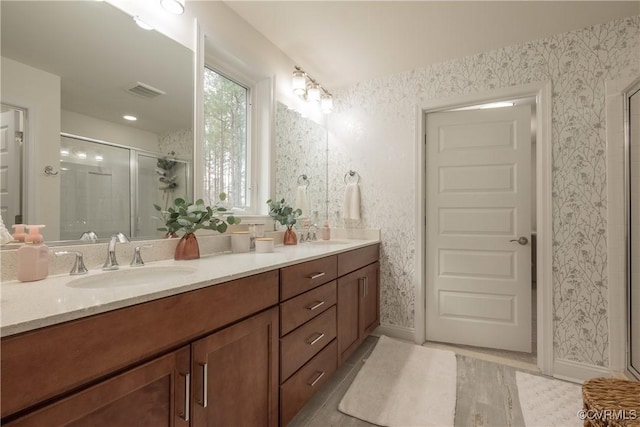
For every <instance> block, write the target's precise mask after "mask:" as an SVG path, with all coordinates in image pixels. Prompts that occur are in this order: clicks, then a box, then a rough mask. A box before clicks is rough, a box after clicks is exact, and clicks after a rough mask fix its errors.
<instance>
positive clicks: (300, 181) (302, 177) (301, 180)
mask: <svg viewBox="0 0 640 427" xmlns="http://www.w3.org/2000/svg"><path fill="white" fill-rule="evenodd" d="M303 183H306V185H305V187H309V184H310V182H309V178H307V175H306V174H304V173H303V174H302V175H300V176H299V177H298V185H301V184H303Z"/></svg>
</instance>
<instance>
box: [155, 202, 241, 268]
mask: <svg viewBox="0 0 640 427" xmlns="http://www.w3.org/2000/svg"><path fill="white" fill-rule="evenodd" d="M218 197H219V200H220V201H224V200H225V199H226V198H227V195H226V194H225V193H220V195H219V196H218ZM154 207H155V208H156V210H158V211H159V212H160V214H161V215H162V217H163V218H164V221H165V227H161V228H158V230H159V231H166V232H167V233H171V232H173V233H175V232H177V231H183V232H184V234H183V236H182V237H181V238H180V241H179V242H178V245H177V246H176V252H175V255H174V259H176V260H187V259H198V258H200V248H199V247H198V240H197V239H196V235H195V232H196V231H197V230H200V229H205V230H215V231H217V232H218V233H224V232H225V231H227V226H228V225H232V224H239V223H240V218H238V217H236V216H233V215H231V214H230V213H229V212H228V211H227V208H225V207H223V206H219V205H217V204H216V205H214V206H206V205H205V204H204V201H203V200H202V199H198V200H196V201H195V203H190V202H187V201H186V200H184V199H182V198H177V199H176V200H175V201H174V206H172V207H170V208H168V209H167V210H166V211H163V210H162V209H161V208H160V206H158V205H154Z"/></svg>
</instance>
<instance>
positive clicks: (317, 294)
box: [280, 280, 336, 336]
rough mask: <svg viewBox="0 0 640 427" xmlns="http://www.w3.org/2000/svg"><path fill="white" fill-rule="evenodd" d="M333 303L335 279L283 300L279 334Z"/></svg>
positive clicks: (289, 330) (334, 298) (281, 334)
mask: <svg viewBox="0 0 640 427" xmlns="http://www.w3.org/2000/svg"><path fill="white" fill-rule="evenodd" d="M335 303H336V281H335V280H334V281H333V282H331V283H327V284H326V285H322V286H319V287H317V288H315V289H312V290H310V291H308V292H305V293H304V294H302V295H298V296H297V297H295V298H292V299H290V300H289V301H286V302H283V303H282V304H281V305H280V336H284V335H286V334H288V333H289V332H291V331H293V330H294V329H295V328H297V327H298V326H300V325H302V324H303V323H305V322H306V321H308V320H310V319H313V318H314V317H316V316H318V315H319V314H321V313H323V312H324V311H326V310H328V309H329V308H330V307H331V306H332V305H335Z"/></svg>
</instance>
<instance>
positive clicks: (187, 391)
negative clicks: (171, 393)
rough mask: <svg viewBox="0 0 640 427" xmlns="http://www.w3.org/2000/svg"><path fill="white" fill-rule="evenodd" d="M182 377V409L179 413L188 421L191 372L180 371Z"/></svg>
mask: <svg viewBox="0 0 640 427" xmlns="http://www.w3.org/2000/svg"><path fill="white" fill-rule="evenodd" d="M180 375H182V376H183V377H184V411H183V412H182V414H180V418H182V419H183V420H185V421H189V406H190V405H189V396H190V395H191V374H188V373H187V374H183V373H180Z"/></svg>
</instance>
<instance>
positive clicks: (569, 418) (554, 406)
mask: <svg viewBox="0 0 640 427" xmlns="http://www.w3.org/2000/svg"><path fill="white" fill-rule="evenodd" d="M516 384H517V385H518V396H519V397H520V408H522V415H523V417H524V424H525V425H526V426H527V427H542V426H544V427H572V426H575V427H581V426H582V425H583V421H582V420H581V419H580V418H578V412H579V411H580V410H581V409H582V387H581V386H580V385H578V384H573V383H568V382H565V381H560V380H554V379H551V378H545V377H540V376H536V375H529V374H525V373H524V372H516Z"/></svg>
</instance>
